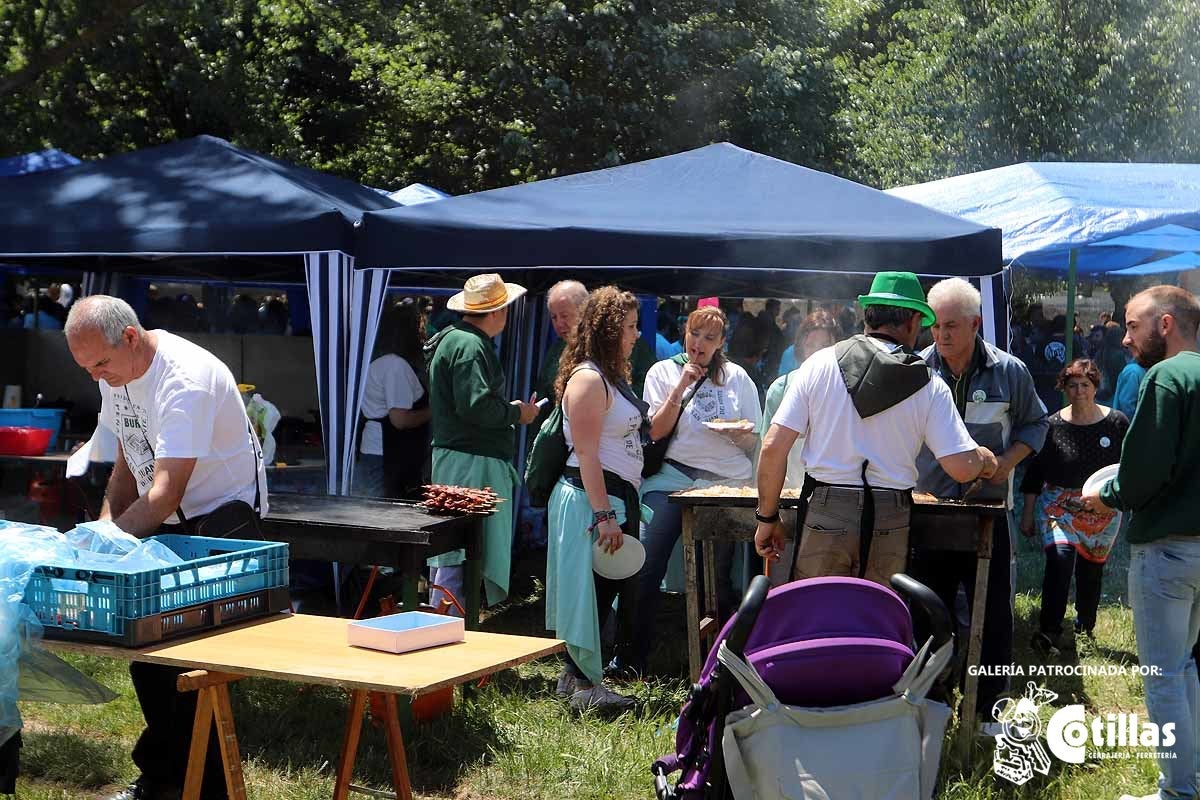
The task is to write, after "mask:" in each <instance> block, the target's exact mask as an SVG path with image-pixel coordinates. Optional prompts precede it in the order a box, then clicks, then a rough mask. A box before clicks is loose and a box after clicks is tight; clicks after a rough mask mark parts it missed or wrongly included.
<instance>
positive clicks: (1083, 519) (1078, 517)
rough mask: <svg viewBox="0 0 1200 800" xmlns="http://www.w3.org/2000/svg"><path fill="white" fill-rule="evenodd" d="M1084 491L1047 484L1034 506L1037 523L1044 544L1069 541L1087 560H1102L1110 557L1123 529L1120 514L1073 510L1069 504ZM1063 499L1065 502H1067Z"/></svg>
mask: <svg viewBox="0 0 1200 800" xmlns="http://www.w3.org/2000/svg"><path fill="white" fill-rule="evenodd" d="M1082 495H1083V492H1082V491H1081V490H1079V489H1064V488H1062V487H1061V486H1050V485H1047V486H1046V487H1045V488H1044V489H1043V490H1042V493H1041V494H1039V495H1038V498H1037V502H1036V503H1034V507H1033V518H1034V523H1035V524H1036V525H1037V529H1038V530H1040V531H1041V532H1042V546H1043V547H1044V548H1046V549H1047V550H1048V549H1050V548H1051V547H1055V546H1057V545H1070V546H1071V547H1074V548H1075V550H1076V552H1078V553H1079V555H1080V556H1081V557H1083V558H1086V559H1087V560H1088V561H1092V562H1095V563H1097V564H1103V563H1104V562H1105V561H1107V560H1108V554H1109V552H1111V551H1112V546H1113V542H1114V541H1116V538H1117V532H1118V531H1119V530H1120V529H1121V514H1120V513H1119V512H1116V511H1102V512H1092V511H1072V510H1071V509H1070V508H1068V507H1067V505H1071V503H1070V501H1073V500H1078V499H1079V498H1080V497H1081V496H1082ZM1064 503H1065V504H1066V505H1064Z"/></svg>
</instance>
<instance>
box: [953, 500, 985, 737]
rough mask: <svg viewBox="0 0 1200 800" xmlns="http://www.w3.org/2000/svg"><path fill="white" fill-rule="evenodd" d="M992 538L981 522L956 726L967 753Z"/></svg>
mask: <svg viewBox="0 0 1200 800" xmlns="http://www.w3.org/2000/svg"><path fill="white" fill-rule="evenodd" d="M992 535H993V532H992V519H991V517H985V518H983V519H981V520H980V522H979V539H978V543H977V547H976V551H975V602H974V603H973V604H972V607H971V630H970V634H969V635H968V639H967V664H966V666H967V670H968V672H967V677H966V682H965V684H964V687H963V703H962V721H961V722H960V723H959V726H960V727H959V731H960V734H959V746H960V747H962V748H963V751H964V752H969V748H970V744H971V741H972V740H973V739H974V738H975V712H976V711H977V709H976V707H975V706H976V705H977V704H978V702H979V675H978V674H975V675H972V674H971V672H970V668H971V667H972V666H978V665H979V661H980V658H981V656H982V653H983V618H984V614H985V613H986V611H987V590H988V572H989V571H990V570H991V565H992ZM989 710H990V709H989Z"/></svg>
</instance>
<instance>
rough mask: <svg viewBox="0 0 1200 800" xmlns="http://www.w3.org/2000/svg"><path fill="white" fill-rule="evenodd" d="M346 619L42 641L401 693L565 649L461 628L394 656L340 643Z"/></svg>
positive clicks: (296, 617) (289, 618)
mask: <svg viewBox="0 0 1200 800" xmlns="http://www.w3.org/2000/svg"><path fill="white" fill-rule="evenodd" d="M349 622H350V620H347V619H342V618H339V617H316V616H309V615H307V614H290V615H278V616H274V617H268V618H265V619H260V620H255V621H253V622H248V623H246V624H244V625H240V626H237V627H230V628H222V629H220V630H216V631H212V632H210V633H207V634H203V635H201V636H196V637H192V638H187V639H179V640H177V641H173V642H164V643H162V644H158V645H153V646H151V647H145V648H141V649H134V648H125V647H112V646H108V645H97V644H87V643H83V642H67V641H51V640H45V645H46V646H47V647H48V648H50V649H53V650H59V651H74V652H82V653H89V654H92V655H104V656H110V657H112V658H121V659H127V660H132V661H144V662H147V663H151V664H166V665H169V666H173V667H182V668H184V669H207V670H211V671H216V672H227V673H233V674H237V675H254V676H259V677H263V678H276V679H279V680H286V681H294V682H299V683H315V684H324V685H327V686H340V687H343V688H348V689H367V690H370V691H381V692H393V693H397V694H407V695H421V694H426V693H428V692H432V691H436V690H438V689H442V688H445V687H447V686H455V685H457V684H460V683H465V682H467V681H469V680H473V679H475V678H480V677H482V676H484V675H489V674H491V673H493V672H498V671H500V670H502V669H507V668H508V667H514V666H517V665H518V664H524V663H526V662H529V661H536V660H537V659H539V658H543V657H545V656H548V655H551V654H553V653H557V652H559V651H561V650H563V649H564V644H563V642H562V640H560V639H543V638H539V637H534V636H509V635H507V634H501V633H480V632H477V631H467V633H466V641H465V642H459V643H457V644H448V645H443V646H441V647H433V648H430V649H428V650H418V651H416V652H412V653H401V654H398V655H397V654H394V653H385V652H381V651H378V650H367V649H363V648H360V647H351V646H350V645H348V644H346V626H347V624H349Z"/></svg>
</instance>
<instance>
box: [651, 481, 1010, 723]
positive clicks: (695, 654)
mask: <svg viewBox="0 0 1200 800" xmlns="http://www.w3.org/2000/svg"><path fill="white" fill-rule="evenodd" d="M670 501H671V502H672V503H677V504H679V505H682V506H683V564H684V587H685V592H686V595H687V598H686V599H687V623H686V624H687V637H688V671H689V674H690V675H691V679H692V681H693V682H695V681H698V680H699V679H700V669H701V667H702V665H703V663H704V657H705V651H704V650H702V649H701V648H702V645H703V644H704V643H705V642H706V641H707V640H711V639H715V638H716V635H717V633H718V632H719V622H718V613H717V587H716V583H717V582H716V566H715V564H716V559H715V553H714V548H713V544H714V543H715V542H718V541H727V542H735V541H753V533H752V532H751V533H747V532H746V531H747V529H743V528H739V527H737V526H731V527H722V528H720V529H713V530H701V529H699V528H697V526H696V509H697V508H700V507H706V506H707V507H721V508H754V507H755V506H757V505H758V499H757V498H756V497H747V496H742V495H731V496H724V497H722V496H716V497H711V496H695V495H690V494H688V493H686V492H676V493H675V494H672V495H671V497H670ZM799 505H800V501H799V499H797V498H780V501H779V507H780V508H781V509H795V508H798V507H799ZM1006 514H1007V512H1006V510H1005V508H1004V504H1003V503H1001V502H999V501H995V502H979V503H961V502H936V501H935V502H929V501H926V500H923V499H922V498H921V497H919V496H918V497H916V498H914V501H913V508H912V521H911V523H910V527H909V546H910V547H912V548H913V549H914V550H941V551H953V552H974V553H975V558H976V562H975V563H976V566H975V598H974V603H973V604H972V607H971V628H970V634H969V636H968V642H967V665H968V666H970V665H978V664H979V660H980V653H981V651H982V648H983V617H984V609H985V608H986V607H987V580H988V570H989V569H990V567H991V563H992V529H993V527H994V525H995V524H996V523H997V522H999V524H1001V525H1005V524H1007V523H1006V522H1005V517H1006ZM798 524H803V520H801V521H799V523H798ZM1006 535H1007V534H1006ZM697 543H699V545H700V547H701V548H702V552H703V554H704V597H700V593H699V590H698V588H697V580H696V545H697ZM789 577H790V576H789ZM950 613H951V616H953V614H954V609H950ZM709 644H711V642H709ZM978 697H979V676H978V675H971V674H970V672H968V673H967V678H966V685H965V687H964V692H963V708H962V714H961V715H960V716H961V718H962V719H964V720H973V719H974V718H975V706H976V703H977V702H978ZM960 730H962V731H964V733H963V734H962V735H963V736H968V737H969V736H972V735H973V734H974V724H973V723H972V724H964V725H962V726H961V727H960Z"/></svg>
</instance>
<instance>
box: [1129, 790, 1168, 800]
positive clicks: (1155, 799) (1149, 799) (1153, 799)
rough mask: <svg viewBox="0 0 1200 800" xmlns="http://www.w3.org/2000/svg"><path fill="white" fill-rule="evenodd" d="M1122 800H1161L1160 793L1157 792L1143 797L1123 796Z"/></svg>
mask: <svg viewBox="0 0 1200 800" xmlns="http://www.w3.org/2000/svg"><path fill="white" fill-rule="evenodd" d="M1120 800H1159V794H1158V792H1155V793H1154V794H1144V795H1141V796H1136V795H1132V794H1123V795H1121V797H1120Z"/></svg>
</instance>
